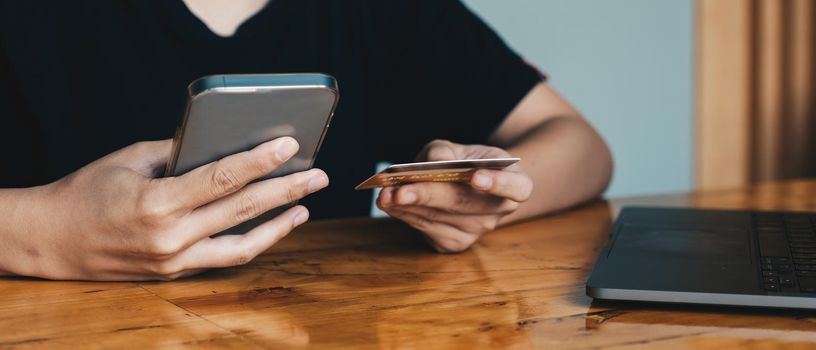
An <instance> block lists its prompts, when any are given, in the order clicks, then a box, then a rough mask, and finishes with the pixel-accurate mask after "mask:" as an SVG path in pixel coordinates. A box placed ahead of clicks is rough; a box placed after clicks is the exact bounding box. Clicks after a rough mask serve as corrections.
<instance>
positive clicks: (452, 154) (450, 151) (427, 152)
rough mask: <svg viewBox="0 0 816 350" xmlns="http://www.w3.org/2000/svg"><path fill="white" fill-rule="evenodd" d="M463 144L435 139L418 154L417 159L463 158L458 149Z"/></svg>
mask: <svg viewBox="0 0 816 350" xmlns="http://www.w3.org/2000/svg"><path fill="white" fill-rule="evenodd" d="M461 147H462V146H461V145H459V144H455V143H453V142H450V141H446V140H434V141H431V142H430V143H428V144H427V145H426V146H425V148H423V149H422V151H420V152H419V155H417V161H439V160H457V159H462V156H461V155H459V154H458V153H459V152H457V149H460V148H461Z"/></svg>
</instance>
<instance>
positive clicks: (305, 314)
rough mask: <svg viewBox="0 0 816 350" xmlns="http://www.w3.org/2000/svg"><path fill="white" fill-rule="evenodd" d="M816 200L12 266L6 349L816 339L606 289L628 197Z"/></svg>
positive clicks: (570, 214) (742, 315)
mask: <svg viewBox="0 0 816 350" xmlns="http://www.w3.org/2000/svg"><path fill="white" fill-rule="evenodd" d="M629 204H648V205H663V206H697V207H711V208H761V209H790V210H816V181H796V182H785V183H768V184H761V185H757V186H753V187H748V188H744V189H741V190H730V191H717V192H697V193H688V194H679V195H669V196H656V197H643V198H630V199H624V200H616V201H613V202H606V201H599V202H595V203H592V204H589V205H586V206H583V207H580V208H576V209H574V210H571V211H567V212H563V213H559V214H556V215H552V216H548V217H543V218H540V219H537V220H534V221H530V222H526V223H522V224H518V225H514V226H511V227H507V228H503V229H500V230H497V231H496V232H493V233H490V234H488V235H486V236H485V237H484V238H483V239H482V240H481V241H480V242H478V243H477V244H476V245H475V246H474V247H473V248H472V249H470V250H468V251H467V252H465V253H462V254H455V255H441V254H436V253H434V252H432V251H431V250H430V249H429V248H428V247H427V246H425V245H424V244H423V243H422V240H421V239H420V238H419V236H418V234H417V233H416V232H415V231H413V230H411V229H409V228H408V227H406V226H405V225H402V224H400V223H398V222H395V221H392V220H389V219H352V220H341V221H326V222H317V223H312V224H307V225H305V226H304V227H303V228H301V229H299V230H298V231H297V232H295V233H293V234H291V235H289V236H288V237H287V238H286V239H284V240H283V241H281V242H280V243H279V244H277V245H276V246H275V247H273V249H271V250H270V251H268V252H267V253H265V254H264V255H262V256H260V257H259V258H258V259H256V260H255V261H253V262H252V263H250V264H248V265H246V266H243V267H239V268H232V269H222V270H217V271H211V272H208V273H205V274H203V275H200V276H196V277H193V278H188V279H183V280H179V281H174V282H155V283H96V282H94V283H90V282H53V281H42V280H36V279H28V278H2V279H0V349H27V348H48V349H53V348H57V349H59V348H67V349H82V348H116V347H119V348H180V347H181V348H184V347H195V348H198V347H203V348H257V349H277V348H299V347H318V348H349V349H352V348H353V349H359V348H416V349H434V348H467V349H471V348H486V347H491V348H520V349H527V348H557V349H584V348H615V349H640V348H655V347H660V348H665V349H669V348H681V349H725V348H751V349H775V348H785V349H799V348H802V349H804V348H814V347H816V312H802V311H790V310H766V309H740V308H718V307H699V306H697V307H690V306H672V305H657V304H639V303H612V302H593V301H592V300H591V299H590V298H588V297H586V296H585V294H584V281H585V279H586V277H587V275H588V274H589V272H590V269H591V268H592V264H593V263H594V261H595V258H596V255H597V253H598V251H599V250H600V248H601V247H602V246H603V245H604V244H605V243H606V240H607V237H608V229H609V225H610V223H611V221H612V218H613V216H614V215H615V213H616V212H617V211H618V210H619V209H620V207H621V206H623V205H629Z"/></svg>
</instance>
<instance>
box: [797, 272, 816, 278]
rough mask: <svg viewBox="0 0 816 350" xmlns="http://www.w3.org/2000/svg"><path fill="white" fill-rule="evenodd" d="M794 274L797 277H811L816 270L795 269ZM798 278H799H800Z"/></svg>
mask: <svg viewBox="0 0 816 350" xmlns="http://www.w3.org/2000/svg"><path fill="white" fill-rule="evenodd" d="M796 276H799V277H813V276H816V271H811V270H798V271H796ZM799 280H801V278H800V279H799Z"/></svg>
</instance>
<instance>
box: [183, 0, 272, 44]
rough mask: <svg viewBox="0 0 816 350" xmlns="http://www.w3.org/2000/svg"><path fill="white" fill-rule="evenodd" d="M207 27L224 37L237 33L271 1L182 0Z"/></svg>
mask: <svg viewBox="0 0 816 350" xmlns="http://www.w3.org/2000/svg"><path fill="white" fill-rule="evenodd" d="M182 1H184V4H185V5H187V8H188V9H190V12H192V13H193V14H194V15H195V16H196V17H198V19H200V20H201V22H204V24H205V25H207V28H210V30H211V31H212V32H213V33H215V34H217V35H219V36H223V37H229V36H232V35H233V34H235V31H236V30H238V27H240V26H241V24H243V23H244V22H246V20H248V19H250V18H252V16H254V15H255V14H257V13H258V12H260V11H261V9H263V8H264V6H266V4H267V3H269V1H270V0H229V1H226V0H182Z"/></svg>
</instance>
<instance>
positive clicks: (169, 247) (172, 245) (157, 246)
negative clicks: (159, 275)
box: [145, 236, 181, 259]
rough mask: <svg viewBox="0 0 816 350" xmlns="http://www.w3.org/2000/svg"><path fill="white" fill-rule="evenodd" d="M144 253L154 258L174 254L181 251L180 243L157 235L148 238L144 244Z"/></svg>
mask: <svg viewBox="0 0 816 350" xmlns="http://www.w3.org/2000/svg"><path fill="white" fill-rule="evenodd" d="M145 248H146V253H147V254H148V255H149V256H151V257H154V258H157V259H163V258H167V257H170V256H173V255H176V254H177V253H178V252H179V251H181V244H180V243H179V242H178V241H177V240H174V239H170V238H165V237H164V236H158V237H155V238H153V239H149V240H148V241H147V244H146V247H145Z"/></svg>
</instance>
